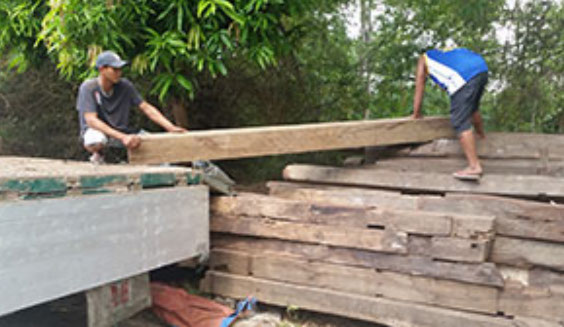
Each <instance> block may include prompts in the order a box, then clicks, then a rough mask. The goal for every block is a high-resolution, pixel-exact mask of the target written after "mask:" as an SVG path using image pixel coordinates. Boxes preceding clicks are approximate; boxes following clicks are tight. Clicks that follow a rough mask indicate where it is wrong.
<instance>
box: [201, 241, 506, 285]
mask: <svg viewBox="0 0 564 327" xmlns="http://www.w3.org/2000/svg"><path fill="white" fill-rule="evenodd" d="M212 245H213V246H214V247H216V248H224V249H231V250H239V251H253V253H258V254H262V253H272V255H274V256H278V255H293V256H296V257H299V258H301V259H304V260H310V261H319V262H326V263H334V264H339V265H347V266H357V267H368V268H374V269H379V270H389V271H395V272H399V273H405V274H410V275H415V276H428V277H435V278H440V279H448V280H454V281H461V282H466V283H470V284H478V285H486V286H495V287H503V279H502V277H501V274H500V273H499V271H498V270H497V268H496V266H495V264H493V263H489V262H487V263H480V264H470V263H452V262H441V261H435V260H432V259H431V258H430V257H423V256H415V255H407V256H405V255H401V256H399V255H392V254H387V253H378V252H372V251H363V250H355V249H346V248H336V247H331V246H322V245H312V244H306V243H297V242H287V241H279V240H273V239H261V238H250V237H241V236H234V235H224V234H221V235H219V234H216V233H213V234H212Z"/></svg>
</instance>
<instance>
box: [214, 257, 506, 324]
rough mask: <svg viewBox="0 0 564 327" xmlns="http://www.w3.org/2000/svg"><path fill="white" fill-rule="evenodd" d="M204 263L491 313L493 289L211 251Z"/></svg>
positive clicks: (233, 270) (265, 276)
mask: <svg viewBox="0 0 564 327" xmlns="http://www.w3.org/2000/svg"><path fill="white" fill-rule="evenodd" d="M215 256H218V257H217V258H215ZM210 260H211V262H212V264H211V265H210V267H211V268H212V269H214V270H218V269H220V270H221V271H225V272H229V273H235V274H240V275H252V276H254V277H257V278H263V279H268V280H275V281H280V282H287V283H291V284H298V285H305V286H313V287H319V288H321V289H331V290H335V291H344V292H348V293H353V294H360V295H367V296H376V297H381V296H383V297H385V298H388V299H396V300H404V301H409V302H417V303H423V304H432V305H437V306H441V307H447V308H458V309H462V310H465V311H476V312H485V313H496V312H497V296H498V290H497V289H496V288H495V287H486V286H479V285H472V284H467V283H460V282H453V281H448V280H440V279H433V278H427V277H418V276H410V275H406V274H398V273H394V272H389V271H377V270H373V269H366V268H358V267H350V266H342V265H334V264H327V263H320V262H308V261H305V260H299V259H296V258H292V257H289V256H272V255H261V254H257V255H253V254H249V253H245V252H235V251H229V250H220V249H217V250H213V251H212V253H211V255H210ZM241 262H246V263H247V267H248V268H249V271H247V272H245V271H244V269H241V268H242V267H241V266H242V264H241ZM288 267H291V269H288Z"/></svg>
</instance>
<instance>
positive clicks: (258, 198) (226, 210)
mask: <svg viewBox="0 0 564 327" xmlns="http://www.w3.org/2000/svg"><path fill="white" fill-rule="evenodd" d="M211 210H212V212H215V213H217V214H222V215H232V216H258V217H269V218H273V219H284V220H291V221H299V222H305V223H310V224H323V225H335V226H342V227H357V228H367V227H368V226H380V227H382V228H385V229H394V230H398V231H403V232H407V233H410V234H422V235H443V236H448V235H450V234H451V231H452V221H453V218H452V215H444V214H440V213H430V212H422V211H409V210H397V209H395V210H390V209H380V208H378V209H375V208H365V207H355V206H339V205H331V204H322V203H317V204H312V203H308V202H305V201H297V200H289V199H283V198H278V197H274V196H266V195H260V194H253V193H239V194H238V195H237V197H225V196H223V197H214V198H213V199H212V203H211Z"/></svg>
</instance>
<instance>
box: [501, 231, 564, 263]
mask: <svg viewBox="0 0 564 327" xmlns="http://www.w3.org/2000/svg"><path fill="white" fill-rule="evenodd" d="M562 258H564V244H562V243H552V242H540V241H531V240H524V239H516V238H509V237H503V236H498V237H496V239H495V241H494V244H493V249H492V255H491V261H492V262H496V263H502V264H507V265H513V266H517V267H525V268H527V267H533V266H540V267H546V268H550V269H556V270H559V271H564V260H562Z"/></svg>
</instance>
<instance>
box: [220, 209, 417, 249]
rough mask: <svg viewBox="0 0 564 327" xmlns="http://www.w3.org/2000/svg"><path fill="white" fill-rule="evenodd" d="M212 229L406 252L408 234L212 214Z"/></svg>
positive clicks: (240, 233)
mask: <svg viewBox="0 0 564 327" xmlns="http://www.w3.org/2000/svg"><path fill="white" fill-rule="evenodd" d="M211 230H212V231H213V232H220V233H233V234H239V235H250V236H260V237H265V238H276V239H282V240H290V241H302V242H307V243H315V244H326V245H333V246H342V247H350V248H356V249H367V250H372V251H381V252H390V253H406V252H407V234H406V233H404V232H396V231H383V230H369V229H360V228H335V227H334V226H325V225H314V224H302V223H294V222H285V221H274V220H266V219H256V218H242V217H239V218H235V217H227V216H220V215H213V216H212V218H211Z"/></svg>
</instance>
